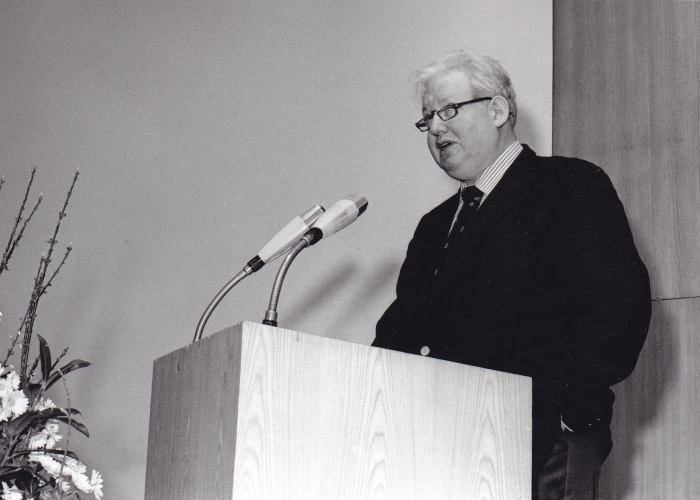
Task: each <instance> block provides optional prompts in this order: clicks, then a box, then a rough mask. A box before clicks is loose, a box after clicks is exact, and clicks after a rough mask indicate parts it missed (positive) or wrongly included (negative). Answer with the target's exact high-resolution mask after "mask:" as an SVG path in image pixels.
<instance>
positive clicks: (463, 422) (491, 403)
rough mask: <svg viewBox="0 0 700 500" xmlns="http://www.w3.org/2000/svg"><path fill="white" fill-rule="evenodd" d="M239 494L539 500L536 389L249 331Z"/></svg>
mask: <svg viewBox="0 0 700 500" xmlns="http://www.w3.org/2000/svg"><path fill="white" fill-rule="evenodd" d="M242 352H243V362H242V366H241V380H240V382H241V390H240V405H239V408H240V412H239V419H238V430H237V440H238V445H237V449H236V460H235V463H236V465H235V472H234V493H233V498H235V499H236V500H244V499H251V500H252V499H255V500H260V499H299V500H301V499H304V500H309V499H338V500H340V499H348V500H350V499H352V500H362V499H367V500H379V499H395V500H411V499H416V500H419V499H420V500H423V499H433V498H434V499H444V500H447V499H479V500H492V499H493V500H496V499H500V500H516V499H529V498H530V445H531V436H530V415H531V401H530V398H531V389H530V379H529V378H525V377H519V376H515V375H509V374H503V373H498V372H494V371H490V370H483V369H478V368H474V367H470V366H465V365H459V364H455V363H448V362H444V361H438V360H434V359H429V358H423V357H421V356H414V355H409V354H403V353H398V352H393V351H387V350H383V349H378V348H374V347H369V346H364V345H359V344H351V343H348V342H341V341H338V340H334V339H329V338H323V337H316V336H311V335H305V334H299V333H295V332H292V331H289V330H281V329H273V328H270V327H265V326H262V325H256V324H251V323H246V324H244V337H243V343H242Z"/></svg>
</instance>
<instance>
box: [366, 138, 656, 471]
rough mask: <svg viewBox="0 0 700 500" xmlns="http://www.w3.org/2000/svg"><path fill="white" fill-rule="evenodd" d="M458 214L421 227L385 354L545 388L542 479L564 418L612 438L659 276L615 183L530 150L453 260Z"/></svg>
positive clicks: (537, 437)
mask: <svg viewBox="0 0 700 500" xmlns="http://www.w3.org/2000/svg"><path fill="white" fill-rule="evenodd" d="M457 203H458V195H455V196H452V197H451V198H449V199H448V200H446V201H445V202H444V203H442V204H441V205H439V206H438V207H436V208H435V209H433V210H432V211H430V212H429V213H428V214H426V215H425V216H424V217H423V218H422V219H421V221H420V223H419V224H418V227H417V229H416V232H415V235H414V237H413V240H412V241H411V242H410V244H409V246H408V252H407V255H406V260H405V261H404V263H403V266H402V267H401V272H400V274H399V279H398V283H397V287H396V295H397V298H396V301H395V302H394V303H393V304H391V306H390V307H389V308H388V309H387V311H386V312H385V313H384V315H383V316H382V318H381V319H380V320H379V322H378V324H377V332H376V339H375V341H374V343H373V345H375V346H378V347H384V348H388V349H395V350H399V351H404V352H409V353H416V354H418V353H419V351H420V349H421V347H422V346H428V347H429V348H430V354H429V355H430V356H433V357H436V358H440V359H445V360H450V361H456V362H459V363H466V364H470V365H476V366H481V367H485V368H492V369H496V370H501V371H507V372H512V373H518V374H522V375H527V376H531V377H533V472H535V473H537V471H539V470H540V469H541V467H542V466H543V465H544V463H545V461H546V459H547V457H548V456H549V454H550V453H551V449H552V446H553V443H554V439H555V437H556V433H557V432H559V428H560V418H562V419H563V421H564V422H565V423H566V425H567V426H569V427H570V428H572V429H573V430H574V431H585V430H590V429H599V430H602V431H604V432H606V433H607V434H608V436H609V423H610V419H611V416H612V403H613V399H614V395H613V393H612V391H611V390H610V389H609V386H611V385H612V384H615V383H616V382H619V381H621V380H622V379H624V378H625V377H627V376H628V375H629V374H630V373H631V371H632V369H633V368H634V365H635V363H636V361H637V357H638V355H639V351H640V349H641V347H642V344H643V342H644V339H645V337H646V333H647V328H648V324H649V317H650V292H649V278H648V274H647V271H646V268H645V267H644V264H643V263H642V261H641V260H640V258H639V255H638V253H637V250H636V248H635V246H634V242H633V240H632V234H631V232H630V229H629V224H628V222H627V218H626V216H625V212H624V209H623V207H622V204H621V203H620V200H619V199H618V197H617V194H616V192H615V189H614V188H613V186H612V184H611V182H610V180H609V179H608V177H607V176H606V174H605V173H604V172H603V171H602V170H601V169H600V168H598V167H596V166H595V165H593V164H591V163H588V162H585V161H583V160H578V159H574V158H562V157H552V158H544V157H538V156H536V155H535V153H534V152H533V151H532V150H531V149H529V148H528V147H527V146H525V148H524V150H523V152H522V153H521V154H520V155H519V156H518V158H517V159H516V160H515V162H514V163H513V164H512V165H511V167H510V168H509V170H508V171H507V172H506V174H505V175H504V176H503V178H502V179H501V180H500V182H499V183H498V185H497V186H496V187H495V189H494V190H493V191H492V192H491V193H490V195H489V196H488V197H487V198H486V200H485V201H484V202H483V204H482V205H481V207H480V208H479V210H478V211H477V212H476V215H475V216H474V218H473V219H472V220H471V221H470V223H469V226H468V227H467V229H466V230H465V231H464V233H462V234H461V235H460V236H459V238H458V239H457V240H456V241H453V242H451V243H450V247H449V249H448V250H447V252H446V253H445V254H444V255H442V253H443V250H442V246H443V244H444V242H445V239H446V237H447V234H448V230H449V227H450V223H451V222H452V218H453V216H454V213H455V210H456V208H457ZM438 261H440V262H441V264H440V270H439V273H438V275H437V277H435V276H433V272H434V269H435V267H436V266H437V264H438Z"/></svg>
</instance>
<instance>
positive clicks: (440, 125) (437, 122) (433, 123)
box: [428, 113, 447, 135]
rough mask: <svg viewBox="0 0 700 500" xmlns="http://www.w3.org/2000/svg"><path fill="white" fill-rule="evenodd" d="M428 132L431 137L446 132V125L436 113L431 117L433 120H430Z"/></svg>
mask: <svg viewBox="0 0 700 500" xmlns="http://www.w3.org/2000/svg"><path fill="white" fill-rule="evenodd" d="M428 131H429V132H430V133H431V134H433V135H439V134H442V133H444V132H446V131H447V125H445V121H444V120H443V119H442V118H440V117H439V116H438V115H437V113H435V115H433V119H432V120H430V129H428Z"/></svg>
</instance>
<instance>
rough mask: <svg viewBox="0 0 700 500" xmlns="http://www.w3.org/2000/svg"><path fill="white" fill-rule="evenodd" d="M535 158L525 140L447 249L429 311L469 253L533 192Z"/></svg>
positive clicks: (462, 265)
mask: <svg viewBox="0 0 700 500" xmlns="http://www.w3.org/2000/svg"><path fill="white" fill-rule="evenodd" d="M536 158H537V156H536V155H535V153H534V152H533V151H532V149H530V148H529V147H528V146H527V145H524V144H523V151H522V152H521V153H520V155H518V157H517V158H516V159H515V161H514V162H513V164H512V165H511V166H510V168H509V169H508V171H507V172H506V173H505V174H504V175H503V177H502V178H501V180H500V181H499V182H498V184H497V185H496V187H495V188H494V189H493V191H492V192H491V193H490V195H489V197H488V198H486V200H484V203H483V204H482V205H481V207H479V210H478V211H477V212H476V214H475V216H474V217H473V218H472V219H471V221H470V225H469V227H468V230H466V231H465V232H464V233H462V234H460V235H458V236H457V238H458V240H456V241H455V242H454V244H451V245H450V247H448V248H447V249H446V250H445V254H444V256H443V259H442V264H441V267H440V270H439V273H438V275H437V276H436V277H435V283H433V286H432V289H431V293H430V296H429V297H428V312H430V311H431V310H432V309H433V308H434V307H435V305H436V304H437V303H438V302H439V299H440V297H441V296H442V295H443V294H444V293H445V291H446V289H447V288H448V286H449V285H450V283H452V280H454V279H455V278H456V276H457V275H458V274H459V270H460V269H461V268H462V267H464V266H465V265H469V262H470V257H471V256H472V254H473V253H474V250H475V249H476V248H478V247H479V245H480V244H481V243H482V242H483V241H484V238H485V236H486V235H488V234H490V233H491V232H493V231H494V230H497V228H498V226H499V225H500V224H501V223H502V222H503V220H504V216H505V215H506V214H507V213H508V212H509V211H510V210H512V209H513V208H515V207H519V206H522V204H523V203H524V202H525V198H526V197H527V196H532V190H531V189H527V182H528V180H529V179H530V178H531V175H530V173H531V171H532V168H531V167H532V164H533V161H534V160H535V159H536Z"/></svg>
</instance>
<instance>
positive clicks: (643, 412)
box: [600, 301, 679, 500]
mask: <svg viewBox="0 0 700 500" xmlns="http://www.w3.org/2000/svg"><path fill="white" fill-rule="evenodd" d="M678 331H679V330H678V325H677V324H676V321H675V320H674V318H672V317H670V315H668V308H665V307H663V303H662V302H658V301H655V302H653V303H652V319H651V325H650V326H649V336H648V337H647V341H646V343H645V345H644V348H643V349H642V353H641V355H640V357H639V361H638V362H637V367H636V368H635V371H634V372H633V373H632V375H631V376H630V377H629V378H628V379H627V380H625V381H624V382H622V383H620V384H618V385H616V386H615V387H614V388H613V390H614V391H615V394H616V396H617V398H616V402H615V412H614V416H613V422H612V437H613V441H614V446H613V451H612V453H611V454H610V456H609V457H608V459H607V461H606V462H605V464H604V466H603V473H602V476H601V483H600V497H601V500H622V499H624V498H628V497H627V496H626V495H630V494H631V493H632V492H633V491H635V488H634V485H635V482H636V483H637V486H638V488H637V491H639V484H641V483H640V479H641V478H635V477H634V464H635V462H639V457H643V456H645V450H644V449H643V443H642V441H643V437H644V435H645V433H646V431H647V430H648V429H650V428H651V427H653V426H655V425H656V421H657V420H658V418H659V416H660V409H661V408H662V407H663V406H664V404H665V402H664V399H665V398H667V397H668V394H669V390H670V388H671V387H673V385H674V383H675V381H676V380H677V379H678V368H677V366H678V363H677V361H678V345H679V340H678V338H677V335H678V333H677V332H678ZM648 452H649V450H646V453H648ZM652 497H653V494H652V496H651V497H649V498H652ZM629 498H631V497H629Z"/></svg>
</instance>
